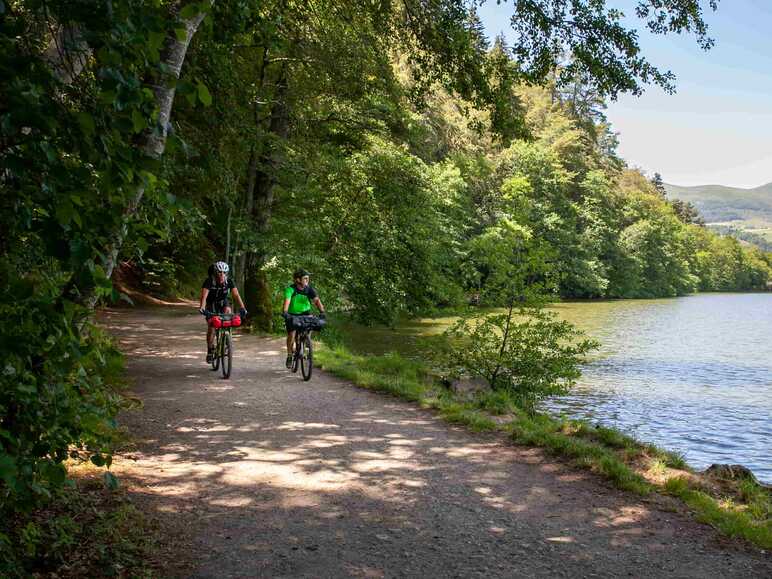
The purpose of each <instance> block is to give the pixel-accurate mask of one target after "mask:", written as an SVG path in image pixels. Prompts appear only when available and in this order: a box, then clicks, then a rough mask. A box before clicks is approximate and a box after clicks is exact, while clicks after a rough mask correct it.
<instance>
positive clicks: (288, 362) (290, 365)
mask: <svg viewBox="0 0 772 579" xmlns="http://www.w3.org/2000/svg"><path fill="white" fill-rule="evenodd" d="M285 366H287V368H292V354H289V355H287V362H286V363H285Z"/></svg>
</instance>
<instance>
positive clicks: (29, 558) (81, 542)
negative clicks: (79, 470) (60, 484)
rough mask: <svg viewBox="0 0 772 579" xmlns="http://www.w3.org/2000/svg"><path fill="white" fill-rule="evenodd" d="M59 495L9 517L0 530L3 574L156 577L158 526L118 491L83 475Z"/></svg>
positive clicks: (0, 555)
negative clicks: (154, 553)
mask: <svg viewBox="0 0 772 579" xmlns="http://www.w3.org/2000/svg"><path fill="white" fill-rule="evenodd" d="M55 497H56V501H52V502H51V503H50V504H49V505H47V506H46V507H43V508H40V509H37V510H35V511H33V512H31V513H29V514H25V515H15V516H13V517H10V518H8V519H6V522H7V524H6V525H4V526H3V531H2V533H0V575H2V576H3V577H8V578H16V577H18V578H22V577H30V576H43V575H45V576H49V575H50V576H57V577H86V576H89V577H95V576H99V577H103V576H105V577H106V576H123V575H125V574H126V572H127V571H128V572H130V575H131V576H132V577H153V576H155V572H154V570H153V569H151V565H152V563H151V560H150V557H149V555H151V551H152V550H153V547H154V544H155V542H156V541H157V540H158V533H157V529H155V528H153V527H152V526H151V524H150V522H149V521H148V520H147V519H146V518H145V517H143V516H142V514H141V513H140V512H139V511H138V510H137V509H136V507H134V506H133V505H132V504H131V503H130V502H129V501H128V499H127V498H126V497H125V496H124V495H122V494H121V493H120V492H117V493H116V492H110V491H106V490H105V489H104V487H103V485H102V484H101V483H100V481H99V480H98V479H94V478H90V477H85V476H82V475H79V476H78V477H77V485H73V486H72V487H67V488H64V489H60V490H59V491H57V493H56V495H55Z"/></svg>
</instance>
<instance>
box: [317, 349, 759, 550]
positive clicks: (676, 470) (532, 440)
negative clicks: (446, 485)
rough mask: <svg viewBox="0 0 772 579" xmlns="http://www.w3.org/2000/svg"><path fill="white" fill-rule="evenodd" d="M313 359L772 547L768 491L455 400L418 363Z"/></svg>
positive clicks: (582, 428) (651, 451) (617, 435)
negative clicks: (672, 499)
mask: <svg viewBox="0 0 772 579" xmlns="http://www.w3.org/2000/svg"><path fill="white" fill-rule="evenodd" d="M316 360H317V362H318V363H319V364H320V366H321V367H322V368H323V369H324V370H327V371H328V372H330V373H332V374H335V375H336V376H339V377H341V378H345V379H346V380H349V381H351V382H353V383H354V384H356V385H358V386H362V387H364V388H368V389H370V390H374V391H377V392H383V393H388V394H392V395H394V396H398V397H400V398H402V399H404V400H408V401H411V402H415V403H418V404H420V405H421V406H422V407H424V408H430V409H434V410H436V411H437V412H438V413H439V414H440V416H441V417H442V418H443V419H445V420H446V421H448V422H450V423H453V424H461V425H464V426H466V427H468V428H470V429H471V430H474V431H499V432H503V433H506V434H508V435H509V436H511V438H512V440H513V441H514V442H516V443H518V444H524V445H530V446H537V447H540V448H544V449H546V450H547V451H548V452H550V453H552V454H554V455H556V456H561V457H564V458H568V459H570V460H571V462H573V463H574V464H575V465H577V466H579V467H581V468H585V469H588V470H591V471H593V472H595V473H597V474H599V475H601V476H603V477H605V478H606V479H607V480H609V481H610V482H612V483H613V484H614V485H616V486H617V487H619V488H621V489H624V490H626V491H630V492H633V493H636V494H640V495H647V494H650V493H652V492H657V493H661V494H668V495H672V496H676V497H679V498H680V499H681V500H683V502H684V503H685V504H686V505H688V507H689V508H690V510H691V511H692V512H693V513H694V514H695V516H696V517H697V519H698V520H700V521H702V522H705V523H708V524H710V525H711V526H713V527H714V528H716V529H718V530H719V531H721V532H722V533H724V534H725V535H727V536H730V537H741V538H744V539H746V540H748V541H750V542H752V543H754V544H756V545H757V546H759V547H762V548H767V549H769V548H772V499H771V497H770V492H769V491H768V490H767V489H765V488H763V487H760V486H759V485H756V484H754V483H751V482H749V481H744V482H739V483H738V482H734V481H732V482H728V481H724V482H723V483H722V484H721V485H718V484H716V483H715V482H714V481H710V480H708V479H705V478H704V477H701V476H700V475H698V474H696V473H694V472H692V471H691V470H690V469H689V468H688V467H687V466H686V464H685V462H684V460H683V457H681V456H679V455H678V454H675V453H672V452H668V451H665V450H662V449H660V448H657V447H656V446H653V445H650V444H644V443H641V442H639V441H637V440H635V439H634V438H632V437H630V436H628V435H625V434H623V433H621V432H619V431H617V430H614V429H612V428H605V427H594V426H592V425H590V424H588V423H586V422H583V421H578V420H565V419H559V418H555V417H552V416H548V415H544V414H536V415H529V414H527V413H526V412H523V411H522V410H521V409H520V408H518V407H517V406H516V405H515V404H514V402H513V401H512V400H511V399H510V398H509V397H507V396H506V394H502V393H497V392H487V393H480V394H477V395H475V396H472V397H464V398H460V397H457V396H456V395H454V394H453V393H452V392H451V391H449V390H448V389H447V388H445V387H443V386H442V385H440V384H437V383H436V382H435V380H434V379H433V378H432V377H431V376H430V375H429V373H428V371H427V369H426V368H425V367H424V366H423V365H422V364H421V363H420V362H417V361H414V360H408V359H405V358H403V357H401V356H399V355H398V354H387V355H384V356H358V355H355V354H352V353H351V352H349V351H348V350H346V349H345V348H344V347H342V346H334V347H328V346H323V347H321V348H320V349H319V350H318V352H317V353H316Z"/></svg>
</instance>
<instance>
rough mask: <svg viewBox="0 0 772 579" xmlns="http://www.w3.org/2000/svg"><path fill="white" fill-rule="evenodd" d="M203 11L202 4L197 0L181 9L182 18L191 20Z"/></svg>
mask: <svg viewBox="0 0 772 579" xmlns="http://www.w3.org/2000/svg"><path fill="white" fill-rule="evenodd" d="M199 12H201V6H199V5H198V3H197V2H192V3H190V4H188V5H187V6H185V8H183V9H182V10H180V18H182V19H183V20H189V19H191V18H193V17H194V16H196V15H197V14H198V13H199Z"/></svg>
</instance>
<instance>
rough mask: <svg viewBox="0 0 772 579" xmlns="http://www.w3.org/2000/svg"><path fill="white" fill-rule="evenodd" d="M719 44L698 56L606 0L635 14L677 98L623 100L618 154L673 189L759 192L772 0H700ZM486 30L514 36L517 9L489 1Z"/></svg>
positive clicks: (769, 123) (769, 160)
mask: <svg viewBox="0 0 772 579" xmlns="http://www.w3.org/2000/svg"><path fill="white" fill-rule="evenodd" d="M702 3H703V5H704V6H705V16H706V20H707V21H708V23H709V25H710V36H711V37H713V38H714V39H715V40H716V45H715V46H714V47H713V49H711V50H710V51H708V52H704V51H702V50H701V49H700V48H699V47H698V46H697V43H696V41H695V39H694V37H693V36H690V35H683V36H677V35H669V36H654V35H651V34H649V33H648V32H647V31H646V30H645V29H644V27H643V25H642V22H641V21H638V20H636V19H635V16H634V14H635V13H634V10H633V7H634V6H635V4H636V2H635V0H607V1H606V4H607V5H608V6H610V7H615V8H621V9H622V10H623V11H624V12H625V14H628V15H630V18H628V22H629V23H630V24H631V25H633V26H634V27H636V28H637V29H638V30H639V33H640V44H641V48H642V51H643V53H644V54H645V55H646V56H647V58H648V59H649V60H650V61H651V62H652V63H653V64H655V65H656V66H658V67H659V68H661V69H663V70H668V69H669V70H671V71H672V72H674V73H675V75H676V77H677V80H676V88H677V92H676V94H675V95H667V94H665V93H664V92H663V91H662V90H661V89H659V88H658V87H653V86H652V87H649V88H648V89H647V90H646V92H645V93H644V95H643V96H641V97H633V96H629V95H623V96H620V98H619V100H618V101H617V102H613V103H610V104H609V108H608V112H607V114H608V117H609V120H610V121H611V122H612V124H613V127H614V130H615V131H617V132H618V133H619V139H620V147H619V153H620V155H621V156H622V157H623V158H624V159H625V160H627V162H628V164H629V165H631V166H635V167H640V168H641V169H643V170H644V171H646V172H647V173H649V174H653V173H654V172H655V171H658V172H659V173H661V174H662V176H663V178H664V180H665V181H666V182H668V183H674V184H677V185H703V184H708V183H718V184H721V185H730V186H734V187H756V186H759V185H762V184H765V183H769V182H772V0H722V1H721V2H720V3H719V8H718V11H717V12H715V13H713V12H712V11H710V9H709V8H708V7H707V0H703V2H702ZM479 12H480V17H481V18H482V21H483V23H484V25H485V27H486V30H487V32H488V34H489V35H490V36H491V37H493V36H495V35H496V34H498V33H499V32H502V31H503V32H504V34H505V36H508V35H509V33H510V29H509V16H510V14H511V5H510V4H508V3H506V2H503V3H502V4H498V5H497V4H496V2H495V0H488V1H487V2H486V3H485V4H484V5H483V6H482V7H481V8H480V10H479Z"/></svg>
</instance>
